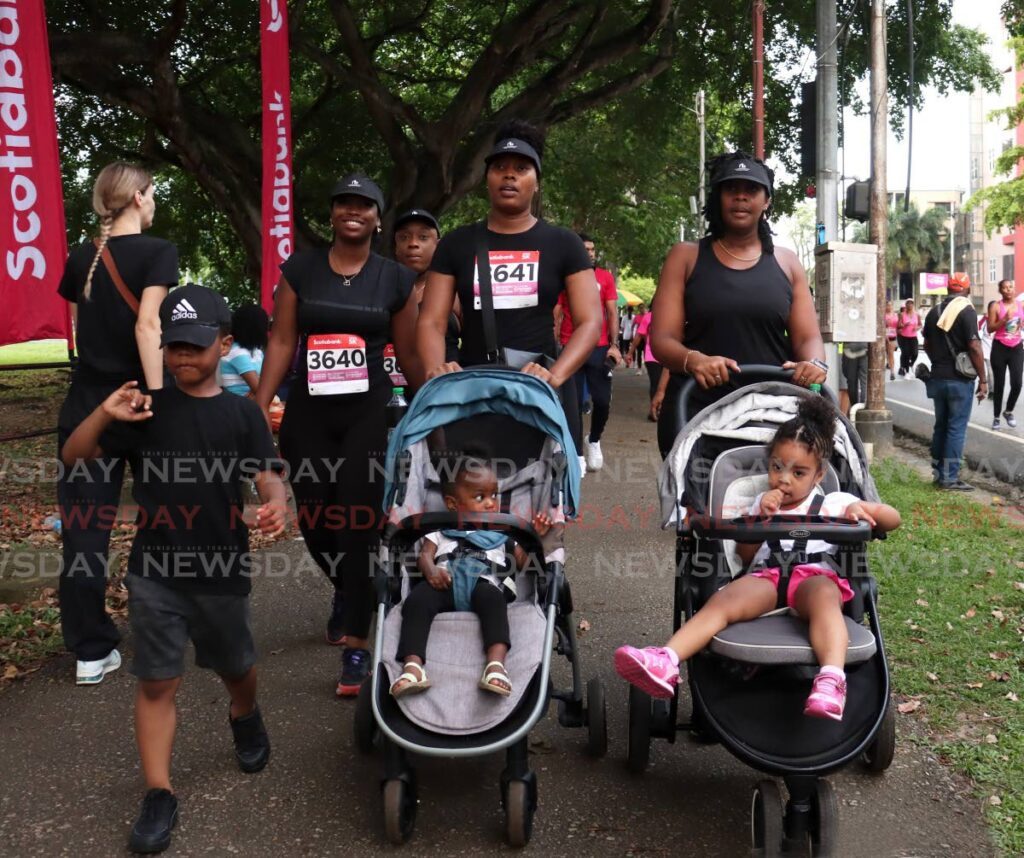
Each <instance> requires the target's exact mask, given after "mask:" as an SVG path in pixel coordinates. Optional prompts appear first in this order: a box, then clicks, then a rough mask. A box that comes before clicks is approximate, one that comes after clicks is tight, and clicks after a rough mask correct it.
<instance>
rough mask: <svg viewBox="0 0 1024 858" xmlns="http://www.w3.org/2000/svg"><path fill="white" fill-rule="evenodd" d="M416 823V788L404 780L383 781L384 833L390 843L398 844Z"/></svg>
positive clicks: (404, 839)
mask: <svg viewBox="0 0 1024 858" xmlns="http://www.w3.org/2000/svg"><path fill="white" fill-rule="evenodd" d="M415 825H416V790H415V789H414V788H413V787H412V786H411V785H410V784H408V783H406V782H405V781H404V780H402V779H400V778H395V779H394V780H389V781H385V782H384V833H385V835H386V836H387V838H388V841H389V842H390V843H393V844H395V845H396V846H400V845H401V844H403V843H405V841H406V840H408V839H409V837H410V836H412V830H413V828H414V827H415Z"/></svg>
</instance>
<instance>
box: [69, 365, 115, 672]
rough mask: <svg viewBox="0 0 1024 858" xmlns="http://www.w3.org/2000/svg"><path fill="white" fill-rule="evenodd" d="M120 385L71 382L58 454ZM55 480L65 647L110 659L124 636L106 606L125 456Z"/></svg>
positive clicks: (91, 658)
mask: <svg viewBox="0 0 1024 858" xmlns="http://www.w3.org/2000/svg"><path fill="white" fill-rule="evenodd" d="M117 386H118V385H91V384H81V383H79V382H77V381H73V382H72V384H71V389H70V390H69V391H68V395H67V398H66V399H65V400H64V404H63V406H62V407H61V410H60V416H59V417H58V418H57V457H58V459H59V458H60V449H61V447H63V445H64V442H65V441H67V439H68V437H69V436H70V435H71V433H72V432H73V431H74V430H75V427H76V426H78V424H79V423H81V422H82V421H83V420H84V419H85V418H86V417H88V416H89V414H91V413H92V411H93V409H95V408H96V406H97V405H99V404H100V403H101V402H102V401H103V400H104V399H106V398H107V397H108V396H109V395H110V394H111V393H112V392H113V391H114V390H115V389H116V388H117ZM60 474H61V476H60V479H59V480H58V481H57V502H58V504H59V505H60V515H61V536H62V542H63V546H62V548H63V556H64V564H63V566H62V568H61V575H60V624H61V631H62V632H63V634H64V646H66V647H67V648H68V649H69V650H71V652H73V653H74V654H75V657H76V658H77V659H79V660H80V661H98V660H99V659H101V658H106V657H107V656H108V655H109V654H110V651H111V650H112V649H114V647H116V646H117V644H118V642H119V641H120V640H121V635H120V633H119V632H118V630H117V627H116V626H115V625H114V623H113V621H112V620H111V619H110V615H109V614H108V613H107V607H106V591H107V567H108V566H109V558H108V556H107V552H108V549H109V547H110V534H111V531H112V530H113V526H114V523H115V522H116V521H117V507H118V504H119V503H120V500H121V483H122V482H123V481H124V459H109V458H104V459H97V460H95V461H93V462H89V463H88V464H85V463H79V464H78V465H76V466H75V467H74V468H62V470H61V472H60Z"/></svg>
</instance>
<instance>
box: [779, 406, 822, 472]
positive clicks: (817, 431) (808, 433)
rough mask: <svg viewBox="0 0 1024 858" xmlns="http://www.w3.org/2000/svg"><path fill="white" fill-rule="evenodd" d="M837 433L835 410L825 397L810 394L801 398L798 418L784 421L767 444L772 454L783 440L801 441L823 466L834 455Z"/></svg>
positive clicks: (797, 413)
mask: <svg viewBox="0 0 1024 858" xmlns="http://www.w3.org/2000/svg"><path fill="white" fill-rule="evenodd" d="M835 435H836V411H835V409H834V408H833V407H832V403H831V402H829V401H828V400H827V399H825V397H823V396H808V397H806V398H804V399H801V400H800V406H799V408H798V409H797V412H796V417H793V418H791V419H789V420H787V421H786V422H785V423H783V424H782V425H781V426H780V427H779V429H778V431H777V432H776V433H775V437H774V438H772V441H771V443H770V444H769V445H768V452H769V453H771V452H772V451H773V450H774V449H775V447H776V446H777V445H778V444H780V443H781V442H782V441H799V442H800V443H801V444H803V445H804V446H805V447H807V449H808V450H810V451H811V454H812V455H813V456H814V458H815V459H817V460H818V465H819V466H820V465H821V464H822V463H823V462H828V461H829V459H831V458H832V444H833V441H834V440H835Z"/></svg>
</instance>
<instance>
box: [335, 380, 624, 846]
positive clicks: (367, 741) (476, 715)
mask: <svg viewBox="0 0 1024 858" xmlns="http://www.w3.org/2000/svg"><path fill="white" fill-rule="evenodd" d="M481 441H483V442H485V443H486V445H487V447H488V449H489V451H490V452H491V454H492V455H493V459H494V462H495V466H496V467H495V469H496V473H497V476H498V488H499V492H500V512H495V513H465V512H462V513H458V512H451V511H448V510H447V509H446V508H445V505H444V502H443V498H442V493H441V475H440V473H439V471H438V461H439V458H438V457H439V455H440V456H445V455H448V456H450V455H451V454H452V453H454V452H457V451H459V450H461V449H466V448H467V447H469V446H472V445H475V444H479V443H480V442H481ZM564 451H568V453H569V454H568V455H566V452H564ZM386 474H387V478H388V479H387V485H386V489H385V509H386V510H387V511H388V517H387V522H386V524H385V527H384V530H383V533H382V537H381V549H380V563H379V565H378V573H377V598H378V607H377V630H376V641H375V647H374V659H375V664H374V670H373V673H372V675H371V677H370V678H369V679H368V680H367V681H366V683H365V684H364V686H363V688H362V689H361V691H360V694H359V698H358V700H357V704H356V714H355V742H356V746H357V748H358V749H359V750H360V751H361V752H364V753H371V752H372V751H373V750H374V749H375V748H376V747H378V746H380V747H382V749H383V752H384V781H383V790H382V793H383V802H384V826H385V832H386V834H387V838H388V840H390V841H391V842H392V843H396V844H397V843H402V842H404V841H405V840H406V839H408V837H409V836H410V835H411V834H412V831H413V827H414V824H415V818H416V804H417V797H416V775H415V771H414V769H413V767H412V765H411V764H410V761H409V752H412V753H415V754H422V755H424V756H435V757H449V758H462V757H474V756H480V755H484V754H490V753H493V752H495V751H499V750H504V751H505V752H506V766H505V769H504V771H503V772H502V775H501V780H500V785H499V786H500V794H501V802H502V807H503V808H504V811H505V822H504V827H505V834H506V837H507V839H508V841H509V843H510V844H512V845H513V846H524V845H525V844H526V843H527V842H528V841H529V839H530V834H531V830H532V825H533V816H534V811H535V810H536V807H537V777H536V774H535V773H534V772H533V771H532V770H531V769H530V765H529V756H528V737H529V732H530V729H531V728H532V727H533V725H534V724H536V723H537V722H538V721H539V720H540V719H541V718H542V717H543V716H544V714H545V712H546V711H547V708H548V704H549V702H550V701H551V699H555V700H557V701H558V721H559V723H560V724H561V725H562V726H565V727H583V726H586V728H587V747H588V750H589V751H590V753H592V754H594V755H596V756H602V755H604V754H605V752H606V751H607V743H608V739H607V725H606V715H605V696H604V687H603V685H602V683H601V680H600V679H597V678H594V679H592V680H591V681H590V682H589V683H587V687H586V695H585V696H586V699H585V700H584V688H583V684H582V681H581V679H580V665H579V650H578V647H577V642H576V635H575V628H574V623H573V619H572V597H571V594H570V591H569V584H568V581H567V580H566V578H565V573H564V568H565V549H564V548H563V547H562V545H561V536H560V534H561V529H558V534H559V535H557V536H555V537H554V538H552V535H553V534H555V531H552V532H551V533H549V534H548V535H547V536H546V537H545V538H544V540H543V542H542V540H541V538H540V537H539V536H538V534H537V533H536V532H535V531H534V529H533V527H532V524H531V522H532V520H533V516H534V514H535V513H537V512H541V511H542V512H546V513H548V514H549V515H551V517H552V518H553V519H555V520H556V521H559V520H561V521H562V522H564V517H565V516H569V517H572V516H573V515H574V514H575V508H576V505H577V499H578V496H579V481H580V471H579V462H578V459H577V456H576V452H575V448H574V446H573V442H572V440H571V437H570V435H569V431H568V428H567V426H566V425H565V418H564V414H563V411H562V407H561V404H560V403H559V400H558V398H557V396H556V395H555V393H554V392H553V391H552V389H551V388H550V387H549V386H548V385H547V384H545V383H544V382H542V381H540V380H539V379H537V378H533V377H532V376H528V375H524V374H523V373H520V372H513V371H509V370H506V369H497V368H486V369H472V370H466V371H463V372H460V373H454V374H451V375H445V376H441V377H439V378H435V379H433V380H432V381H430V382H428V383H427V384H426V385H424V387H423V388H422V389H421V390H420V391H419V392H418V393H417V394H416V397H415V399H414V400H413V403H412V405H411V406H410V408H409V411H408V412H407V413H406V415H405V417H404V418H403V420H402V422H401V423H400V424H399V426H398V427H397V428H396V429H395V430H394V434H393V435H392V437H391V439H390V441H389V445H388V455H387V461H386ZM452 527H458V528H462V529H477V530H497V531H502V532H504V533H507V534H509V535H510V536H512V537H514V539H515V540H516V542H517V543H518V544H519V545H520V546H521V547H523V548H524V549H525V551H526V552H527V554H528V555H529V559H530V563H529V564H528V566H527V568H526V569H525V570H523V571H519V572H517V573H516V574H515V587H514V591H515V594H516V596H515V601H513V602H512V603H510V604H509V605H508V615H509V626H510V632H511V639H512V648H511V649H510V651H509V655H508V658H507V659H506V662H505V666H506V668H507V670H508V672H509V676H510V677H511V681H512V687H513V693H512V695H511V696H509V697H507V698H506V697H501V696H498V695H494V694H481V693H480V691H479V689H478V687H477V680H478V677H479V676H480V673H481V668H482V667H483V664H484V652H483V645H482V638H481V634H480V625H479V621H478V619H477V617H476V616H475V615H474V614H472V613H462V612H450V613H442V614H439V615H438V616H437V617H436V618H435V620H434V622H433V625H432V627H431V632H430V638H429V642H428V644H427V661H428V663H429V664H430V667H431V677H432V685H433V687H432V689H431V691H430V692H428V693H424V694H416V695H406V696H402V697H401V698H399V699H397V700H396V699H395V698H394V697H392V696H391V695H390V694H389V688H390V685H391V683H392V682H393V681H394V680H395V679H396V678H397V677H398V676H399V674H400V673H401V672H402V667H401V665H400V664H399V663H398V662H397V661H396V660H395V655H396V650H397V643H398V636H399V631H400V628H401V621H402V604H403V600H404V599H405V597H406V596H407V594H408V592H409V588H410V586H411V585H412V584H415V583H416V582H417V581H418V577H417V576H418V572H417V571H416V569H417V567H416V556H417V555H416V553H415V546H416V545H417V544H418V542H419V540H421V539H422V538H423V537H424V536H425V535H426V534H427V533H430V532H432V531H437V530H441V529H442V528H452ZM553 652H557V653H558V654H560V655H563V656H565V657H566V658H567V659H568V661H569V663H570V666H571V670H572V686H571V687H570V688H568V689H564V690H561V689H556V688H555V687H554V686H553V683H552V678H551V673H550V666H551V656H552V653H553Z"/></svg>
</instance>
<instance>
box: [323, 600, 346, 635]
mask: <svg viewBox="0 0 1024 858" xmlns="http://www.w3.org/2000/svg"><path fill="white" fill-rule="evenodd" d="M344 616H345V599H344V597H343V596H342V595H341V590H335V591H334V602H332V603H331V616H330V617H329V618H328V620H327V643H329V644H330V645H331V646H341V645H342V644H343V643H344V642H345V635H344V633H343V632H342V628H343V626H342V623H343V621H344Z"/></svg>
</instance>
